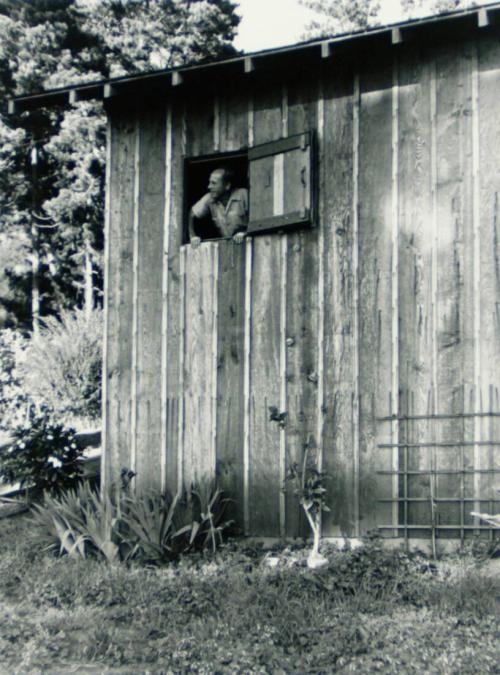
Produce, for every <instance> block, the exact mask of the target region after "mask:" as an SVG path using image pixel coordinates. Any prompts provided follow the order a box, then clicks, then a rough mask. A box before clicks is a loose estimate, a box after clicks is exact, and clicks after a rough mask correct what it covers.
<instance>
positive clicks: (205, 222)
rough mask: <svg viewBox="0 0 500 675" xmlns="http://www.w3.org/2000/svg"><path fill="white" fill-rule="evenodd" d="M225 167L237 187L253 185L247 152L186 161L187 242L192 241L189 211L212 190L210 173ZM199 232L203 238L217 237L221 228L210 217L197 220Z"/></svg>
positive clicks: (185, 237)
mask: <svg viewBox="0 0 500 675" xmlns="http://www.w3.org/2000/svg"><path fill="white" fill-rule="evenodd" d="M221 167H225V168H227V169H229V170H230V171H231V173H232V174H233V187H234V188H247V189H248V188H249V184H248V155H247V153H246V152H245V151H244V152H238V153H234V152H231V153H219V154H217V155H207V156H203V157H191V158H186V159H185V164H184V187H185V189H184V195H185V202H184V237H183V241H184V243H187V242H188V241H189V232H188V214H189V210H190V209H191V207H192V206H193V204H196V202H198V200H200V199H201V198H202V197H203V196H204V195H205V194H207V190H208V180H209V178H210V174H211V173H212V171H215V169H219V168H221ZM194 226H195V233H196V235H197V236H198V237H201V239H202V240H210V239H217V238H218V237H220V234H219V230H218V229H217V227H216V226H215V225H214V223H213V222H212V220H211V218H210V217H205V218H201V219H197V220H196V221H195V225H194Z"/></svg>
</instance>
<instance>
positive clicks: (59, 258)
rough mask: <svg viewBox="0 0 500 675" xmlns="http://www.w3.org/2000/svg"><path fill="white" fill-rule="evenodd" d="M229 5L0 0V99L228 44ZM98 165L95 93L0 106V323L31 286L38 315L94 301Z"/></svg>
mask: <svg viewBox="0 0 500 675" xmlns="http://www.w3.org/2000/svg"><path fill="white" fill-rule="evenodd" d="M235 8H236V5H235V4H234V3H232V2H230V1H229V0H30V1H28V0H25V1H20V2H17V1H16V2H10V1H9V0H0V95H1V99H0V100H2V101H5V100H6V98H7V97H10V96H13V95H22V94H27V93H33V92H37V91H41V90H44V89H50V88H54V87H60V86H66V85H69V84H77V83H80V82H84V81H85V82H88V81H95V80H102V79H104V78H108V77H115V76H119V75H125V74H128V73H132V72H137V71H147V70H153V69H158V68H164V67H170V66H176V65H181V64H182V63H185V62H187V61H189V62H192V61H197V60H200V59H204V58H207V57H210V58H213V57H216V56H220V55H224V54H228V53H230V52H231V51H233V49H232V47H231V41H232V39H233V38H234V35H235V31H236V27H237V24H238V21H239V18H238V16H237V15H236V13H235ZM34 148H36V155H35V154H34V152H33V150H34ZM34 159H36V165H33V160H34ZM104 173H105V121H104V113H103V110H102V106H101V105H100V104H99V103H96V102H79V103H77V104H75V105H74V106H73V107H71V108H70V109H66V110H60V109H59V110H58V109H51V110H45V109H42V110H39V111H36V112H31V113H23V114H20V115H17V116H15V117H8V116H7V115H6V114H5V110H4V109H3V110H2V112H1V114H0V261H1V262H4V263H5V264H4V266H2V270H3V274H2V272H0V325H2V324H3V325H11V326H13V325H19V326H21V327H24V328H30V327H31V326H32V319H33V314H34V311H35V310H34V306H33V298H34V297H35V294H38V296H39V301H40V308H41V310H40V313H41V315H42V316H44V315H45V316H46V315H50V314H58V313H59V312H60V311H61V310H62V309H64V308H67V307H74V306H75V305H76V306H78V305H80V306H81V305H83V304H85V305H86V306H87V307H89V306H91V305H94V304H96V303H97V304H98V303H99V294H100V288H101V285H102V262H101V258H102V247H103V234H102V231H103V191H104Z"/></svg>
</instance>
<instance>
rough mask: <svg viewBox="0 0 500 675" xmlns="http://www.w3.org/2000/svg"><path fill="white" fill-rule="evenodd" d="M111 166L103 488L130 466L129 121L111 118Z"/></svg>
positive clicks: (132, 131)
mask: <svg viewBox="0 0 500 675" xmlns="http://www.w3.org/2000/svg"><path fill="white" fill-rule="evenodd" d="M111 124H112V129H111V168H110V180H109V186H110V213H109V236H110V241H111V245H110V246H109V247H108V250H109V261H108V270H109V278H108V285H107V291H108V298H107V311H108V318H107V342H108V344H107V369H108V371H107V373H106V375H105V376H106V378H107V387H106V390H107V397H108V400H107V402H106V405H107V429H106V433H107V440H106V452H107V465H108V471H107V472H106V475H107V479H108V481H109V483H108V484H111V483H112V482H115V481H117V480H118V477H119V475H120V471H121V469H122V468H123V467H128V468H130V444H131V436H130V420H131V416H130V410H131V408H130V406H131V377H132V368H131V366H132V363H131V344H132V304H133V303H132V286H133V284H132V276H133V271H132V249H133V223H134V180H135V162H134V160H135V147H136V134H137V126H136V123H135V119H133V118H132V119H130V118H129V117H126V116H124V115H118V114H115V115H113V117H112V120H111Z"/></svg>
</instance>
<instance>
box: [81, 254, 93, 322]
mask: <svg viewBox="0 0 500 675" xmlns="http://www.w3.org/2000/svg"><path fill="white" fill-rule="evenodd" d="M83 265H84V271H83V278H84V300H83V302H84V309H85V316H87V317H89V316H90V315H91V314H92V310H93V309H94V268H93V266H92V258H91V257H90V250H89V247H88V246H87V247H86V250H85V256H84V259H83Z"/></svg>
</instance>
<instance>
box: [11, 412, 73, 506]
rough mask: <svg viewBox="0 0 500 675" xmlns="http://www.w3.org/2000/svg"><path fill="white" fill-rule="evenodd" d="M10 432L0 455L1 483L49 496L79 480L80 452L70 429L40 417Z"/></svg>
mask: <svg viewBox="0 0 500 675" xmlns="http://www.w3.org/2000/svg"><path fill="white" fill-rule="evenodd" d="M10 433H11V436H10V445H8V446H7V447H4V448H3V449H2V450H1V452H0V480H2V481H4V482H6V483H16V482H19V483H21V486H26V485H27V486H29V487H34V488H35V489H36V490H46V491H48V492H51V493H55V492H59V491H61V490H63V489H66V488H70V487H72V486H75V485H76V484H77V483H78V482H79V481H80V478H81V473H82V453H83V451H82V450H81V449H80V448H79V447H78V444H77V443H76V439H75V432H74V430H73V429H68V428H65V427H64V426H63V425H62V424H58V423H56V422H53V421H52V420H51V419H50V418H49V417H48V416H47V415H46V414H42V415H39V416H37V417H34V418H32V419H31V421H30V422H29V423H26V424H24V425H19V426H17V427H16V428H15V429H13V430H11V432H10Z"/></svg>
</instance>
